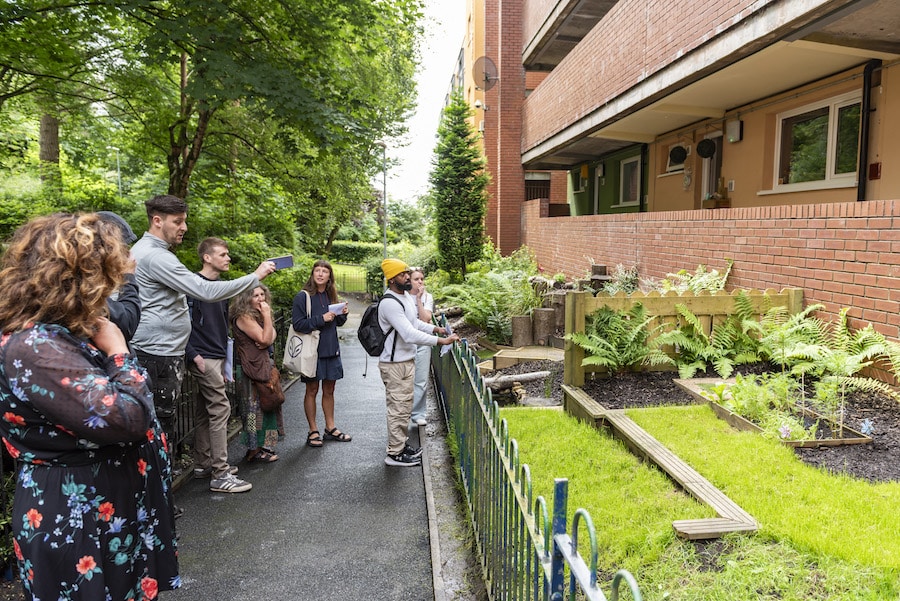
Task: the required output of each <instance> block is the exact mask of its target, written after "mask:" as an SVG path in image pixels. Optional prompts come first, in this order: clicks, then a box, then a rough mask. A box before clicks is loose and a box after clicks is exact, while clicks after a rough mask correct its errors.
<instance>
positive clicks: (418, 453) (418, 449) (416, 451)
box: [402, 443, 422, 459]
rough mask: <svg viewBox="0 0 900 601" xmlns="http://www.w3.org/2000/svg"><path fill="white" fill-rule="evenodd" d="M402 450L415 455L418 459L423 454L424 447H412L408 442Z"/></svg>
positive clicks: (412, 455) (411, 455)
mask: <svg viewBox="0 0 900 601" xmlns="http://www.w3.org/2000/svg"><path fill="white" fill-rule="evenodd" d="M402 452H403V453H405V454H406V455H409V456H410V457H415V458H416V459H418V458H419V457H421V456H422V447H411V446H409V443H406V444H405V445H404V446H403V451H402Z"/></svg>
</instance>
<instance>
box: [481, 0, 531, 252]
mask: <svg viewBox="0 0 900 601" xmlns="http://www.w3.org/2000/svg"><path fill="white" fill-rule="evenodd" d="M522 2H523V0H499V9H500V10H499V13H500V21H499V24H498V25H499V31H498V35H502V38H501V39H500V40H499V42H500V43H499V56H498V59H499V64H498V67H499V75H500V80H499V81H498V82H497V85H496V86H495V87H494V89H495V90H497V103H498V106H499V110H498V111H497V112H498V120H497V128H498V130H497V134H496V135H497V140H498V143H497V159H496V161H495V162H494V163H492V164H493V165H498V166H499V168H496V169H492V172H493V173H492V175H493V177H494V178H495V180H496V207H497V220H498V222H499V223H501V224H509V223H513V224H515V223H517V222H518V220H519V218H520V215H521V213H522V201H523V200H524V198H525V170H524V169H523V168H522V120H521V114H522V102H523V101H524V100H525V69H524V67H523V66H522ZM500 32H502V34H501V33H500ZM492 91H493V90H492ZM488 106H490V105H488ZM493 110H494V109H493V107H491V110H490V111H488V112H493ZM495 242H496V246H497V248H498V249H500V252H502V253H503V254H509V253H511V252H513V251H514V250H516V249H517V248H519V246H521V238H520V234H519V230H518V228H516V227H502V226H501V227H500V228H499V231H498V236H497V238H496V239H495Z"/></svg>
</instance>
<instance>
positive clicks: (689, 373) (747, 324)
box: [651, 292, 761, 378]
mask: <svg viewBox="0 0 900 601" xmlns="http://www.w3.org/2000/svg"><path fill="white" fill-rule="evenodd" d="M675 308H676V310H677V311H678V314H679V316H680V319H679V322H678V323H677V324H676V326H675V328H674V329H672V330H669V331H667V332H663V333H661V334H660V335H659V336H657V337H656V338H654V339H653V341H652V343H651V344H652V346H653V347H654V348H661V347H664V346H671V347H673V351H672V359H673V360H674V362H675V365H676V366H677V367H678V374H679V376H680V377H682V378H693V377H694V374H696V373H697V372H698V371H706V369H707V368H708V367H709V366H712V368H713V369H714V370H715V371H716V373H717V374H719V375H720V376H721V377H723V378H727V377H729V376H730V375H731V374H732V372H733V371H734V366H735V365H741V364H745V363H755V362H757V361H759V360H760V358H761V356H760V353H759V344H758V342H757V340H756V338H755V336H754V332H755V331H756V321H755V319H754V313H753V304H752V302H751V301H750V299H749V297H748V296H747V295H746V294H745V293H744V292H741V293H739V294H738V295H737V296H735V311H734V313H732V314H731V315H729V316H728V317H727V318H726V319H725V320H723V321H722V322H720V323H718V324H715V325H714V326H713V327H712V332H711V333H709V334H708V333H707V329H706V327H705V326H704V325H703V323H702V322H701V321H700V319H699V318H698V317H697V316H696V315H694V314H693V313H691V311H690V310H689V309H688V308H687V306H686V305H684V304H683V303H679V304H677V305H675ZM651 359H652V358H651Z"/></svg>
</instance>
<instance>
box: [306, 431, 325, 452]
mask: <svg viewBox="0 0 900 601" xmlns="http://www.w3.org/2000/svg"><path fill="white" fill-rule="evenodd" d="M306 446H308V447H312V448H314V449H319V448H321V447H322V437H321V436H319V431H318V430H313V431H312V432H310V433H309V434H307V435H306Z"/></svg>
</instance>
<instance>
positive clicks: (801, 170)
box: [778, 107, 828, 184]
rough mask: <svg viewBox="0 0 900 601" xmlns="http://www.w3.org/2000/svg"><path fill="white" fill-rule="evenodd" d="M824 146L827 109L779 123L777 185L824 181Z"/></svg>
mask: <svg viewBox="0 0 900 601" xmlns="http://www.w3.org/2000/svg"><path fill="white" fill-rule="evenodd" d="M827 147H828V107H823V108H821V109H817V110H815V111H810V112H808V113H803V114H802V115H797V116H795V117H790V118H788V119H785V120H784V121H783V122H782V129H781V164H780V165H779V170H778V178H779V183H781V184H795V183H797V182H812V181H818V180H824V179H825V157H826V153H827Z"/></svg>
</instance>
